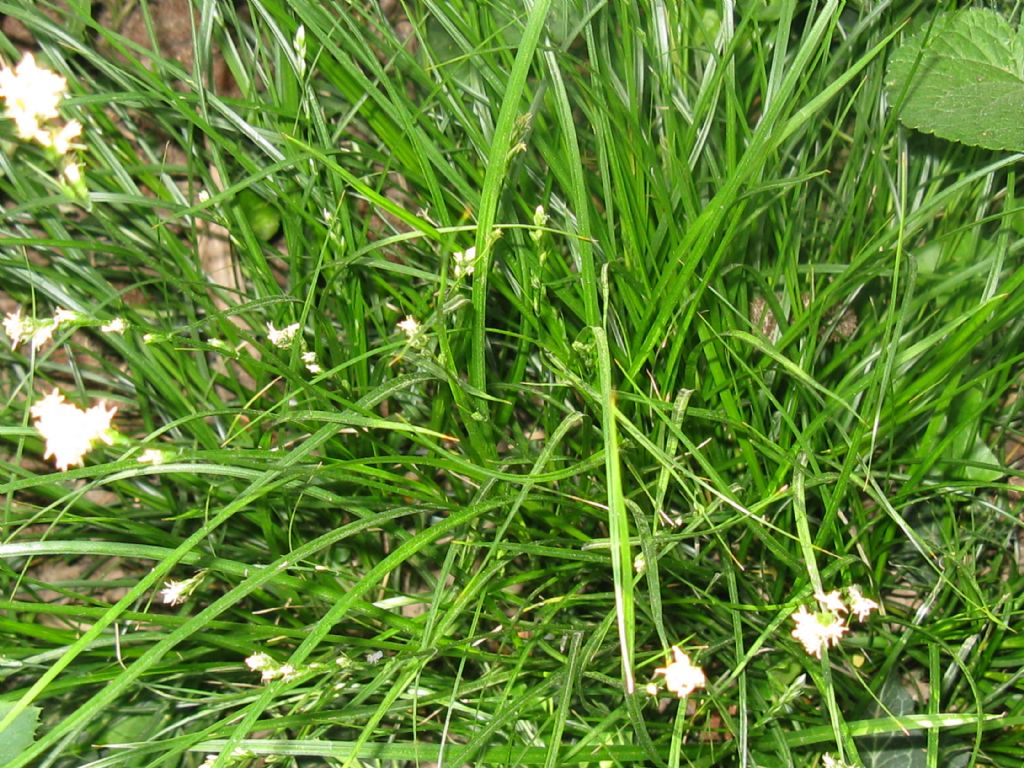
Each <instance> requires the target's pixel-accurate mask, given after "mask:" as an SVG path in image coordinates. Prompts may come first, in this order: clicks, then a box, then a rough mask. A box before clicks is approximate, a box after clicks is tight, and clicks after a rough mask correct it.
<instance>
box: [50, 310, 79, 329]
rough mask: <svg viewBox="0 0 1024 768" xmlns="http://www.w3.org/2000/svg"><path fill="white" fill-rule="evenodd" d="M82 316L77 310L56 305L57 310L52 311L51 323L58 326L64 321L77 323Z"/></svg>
mask: <svg viewBox="0 0 1024 768" xmlns="http://www.w3.org/2000/svg"><path fill="white" fill-rule="evenodd" d="M81 319H82V316H81V315H79V314H78V313H77V312H75V311H73V310H70V309H64V308H63V307H57V311H56V312H54V313H53V324H54V326H56V327H60V326H61V325H63V324H64V323H77V322H80V321H81Z"/></svg>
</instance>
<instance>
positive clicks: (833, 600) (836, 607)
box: [814, 589, 846, 613]
mask: <svg viewBox="0 0 1024 768" xmlns="http://www.w3.org/2000/svg"><path fill="white" fill-rule="evenodd" d="M814 599H815V600H817V601H818V604H819V605H821V607H822V609H823V610H826V611H831V612H832V613H846V606H845V605H844V604H843V598H842V596H841V595H840V594H839V590H838V589H833V590H832V591H831V592H829V593H828V594H827V595H825V594H822V593H821V592H818V593H816V594H815V595H814Z"/></svg>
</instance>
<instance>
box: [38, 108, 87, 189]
mask: <svg viewBox="0 0 1024 768" xmlns="http://www.w3.org/2000/svg"><path fill="white" fill-rule="evenodd" d="M81 135H82V124H81V123H80V122H78V121H77V120H69V121H68V122H67V123H65V124H64V126H63V127H61V128H51V129H49V130H46V131H39V132H38V133H37V134H36V141H38V142H39V143H40V144H41V145H43V146H44V147H53V149H54V150H55V151H56V152H57V154H58V155H66V154H67V153H68V152H70V151H71V149H72V148H73V147H75V146H76V145H75V143H74V142H75V139H77V138H78V137H79V136H81ZM64 173H65V175H67V170H66V169H65V171H64Z"/></svg>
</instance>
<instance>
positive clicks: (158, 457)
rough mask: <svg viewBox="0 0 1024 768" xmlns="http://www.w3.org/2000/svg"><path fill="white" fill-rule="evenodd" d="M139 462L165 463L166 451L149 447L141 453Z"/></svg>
mask: <svg viewBox="0 0 1024 768" xmlns="http://www.w3.org/2000/svg"><path fill="white" fill-rule="evenodd" d="M138 461H139V464H152V465H154V466H156V465H157V464H163V463H164V452H163V451H160V450H157V449H156V448H147V449H146V450H144V451H143V452H142V453H141V454H139V459H138Z"/></svg>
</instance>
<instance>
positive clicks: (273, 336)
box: [267, 323, 299, 349]
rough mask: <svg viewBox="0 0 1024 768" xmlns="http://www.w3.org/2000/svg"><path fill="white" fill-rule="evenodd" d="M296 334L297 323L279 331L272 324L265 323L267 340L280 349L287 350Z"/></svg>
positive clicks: (297, 329) (297, 330)
mask: <svg viewBox="0 0 1024 768" xmlns="http://www.w3.org/2000/svg"><path fill="white" fill-rule="evenodd" d="M298 332H299V324H298V323H292V324H291V325H287V326H285V327H284V328H281V329H278V328H275V327H274V324H273V323H267V340H268V341H269V342H270V343H271V344H273V345H274V346H275V347H279V348H280V349H285V348H287V347H288V345H289V344H291V343H292V339H294V338H295V334H297V333H298Z"/></svg>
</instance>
